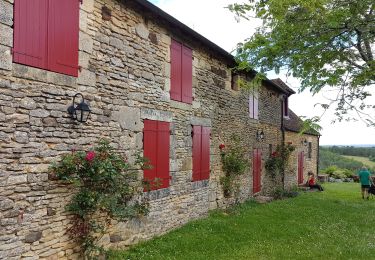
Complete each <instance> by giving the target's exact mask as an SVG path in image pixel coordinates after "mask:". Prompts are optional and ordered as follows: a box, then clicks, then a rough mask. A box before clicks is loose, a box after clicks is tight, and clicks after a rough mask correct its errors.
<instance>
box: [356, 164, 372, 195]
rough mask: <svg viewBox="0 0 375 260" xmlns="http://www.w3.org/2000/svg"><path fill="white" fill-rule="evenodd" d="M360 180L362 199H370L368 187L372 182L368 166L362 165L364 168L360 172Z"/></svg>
mask: <svg viewBox="0 0 375 260" xmlns="http://www.w3.org/2000/svg"><path fill="white" fill-rule="evenodd" d="M358 177H359V182H360V183H361V193H362V199H365V197H366V199H369V194H368V189H369V188H370V185H371V183H372V180H371V173H370V172H369V171H368V170H367V168H366V167H364V166H363V167H362V169H361V170H360V171H359V173H358Z"/></svg>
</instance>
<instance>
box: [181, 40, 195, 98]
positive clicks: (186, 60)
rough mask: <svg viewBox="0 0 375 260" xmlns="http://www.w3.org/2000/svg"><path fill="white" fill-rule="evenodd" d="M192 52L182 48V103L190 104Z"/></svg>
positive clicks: (191, 96) (184, 47)
mask: <svg viewBox="0 0 375 260" xmlns="http://www.w3.org/2000/svg"><path fill="white" fill-rule="evenodd" d="M192 85H193V52H192V50H191V49H189V48H188V47H186V46H182V82H181V88H182V100H181V101H182V102H184V103H188V104H191V103H192V101H193V94H192Z"/></svg>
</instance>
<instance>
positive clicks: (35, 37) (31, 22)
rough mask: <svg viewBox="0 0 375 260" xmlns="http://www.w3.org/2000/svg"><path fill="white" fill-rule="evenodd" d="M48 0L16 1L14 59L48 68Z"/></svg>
mask: <svg viewBox="0 0 375 260" xmlns="http://www.w3.org/2000/svg"><path fill="white" fill-rule="evenodd" d="M47 17H48V0H34V1H30V0H15V1H14V44H13V45H14V46H13V61H14V62H15V63H20V64H25V65H29V66H32V67H37V68H42V69H46V68H47V24H48V21H47V20H48V19H47Z"/></svg>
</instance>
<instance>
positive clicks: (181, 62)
mask: <svg viewBox="0 0 375 260" xmlns="http://www.w3.org/2000/svg"><path fill="white" fill-rule="evenodd" d="M192 81H193V52H192V50H191V49H190V48H188V47H186V46H185V45H183V44H181V43H179V42H177V41H175V40H172V43H171V92H170V94H171V99H173V100H176V101H181V102H184V103H188V104H191V103H192V101H193V96H192V85H193V83H192Z"/></svg>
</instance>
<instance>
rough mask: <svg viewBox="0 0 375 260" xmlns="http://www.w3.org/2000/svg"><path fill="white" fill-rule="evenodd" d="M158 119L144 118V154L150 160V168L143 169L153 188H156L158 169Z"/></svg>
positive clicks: (146, 179) (145, 177)
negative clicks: (155, 180)
mask: <svg viewBox="0 0 375 260" xmlns="http://www.w3.org/2000/svg"><path fill="white" fill-rule="evenodd" d="M157 127H158V124H157V121H152V120H144V129H143V155H144V157H146V158H147V159H148V161H149V165H150V166H151V168H150V169H145V170H144V171H143V174H144V179H145V181H148V182H150V185H151V187H150V188H151V189H155V186H154V179H155V178H156V173H157V171H158V167H157V166H158V164H157V161H158V160H157V147H158V130H157Z"/></svg>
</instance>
